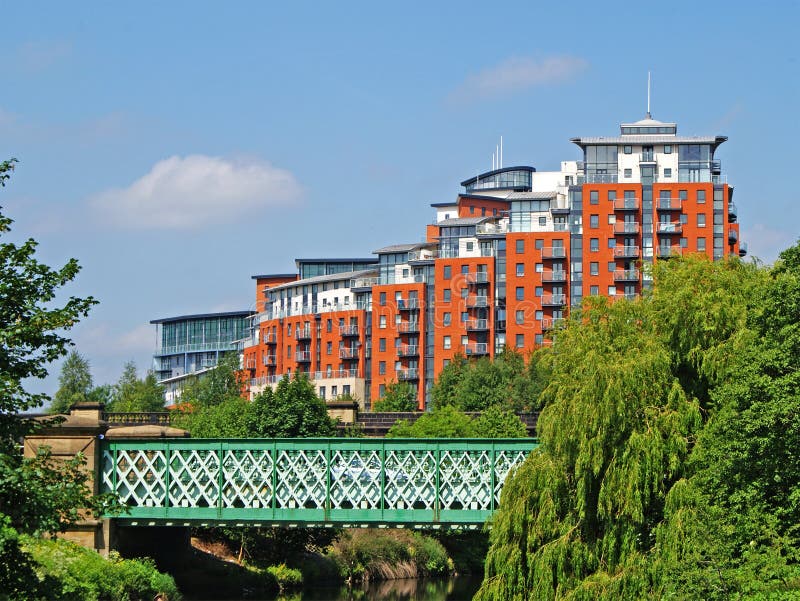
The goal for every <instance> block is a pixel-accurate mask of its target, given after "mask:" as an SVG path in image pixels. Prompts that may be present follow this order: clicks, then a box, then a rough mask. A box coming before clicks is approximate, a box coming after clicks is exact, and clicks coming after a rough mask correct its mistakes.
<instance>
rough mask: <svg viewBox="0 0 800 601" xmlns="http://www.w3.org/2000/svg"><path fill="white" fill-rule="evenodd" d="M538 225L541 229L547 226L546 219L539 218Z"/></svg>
mask: <svg viewBox="0 0 800 601" xmlns="http://www.w3.org/2000/svg"><path fill="white" fill-rule="evenodd" d="M539 225H541V226H543V227H544V226H545V225H547V217H539Z"/></svg>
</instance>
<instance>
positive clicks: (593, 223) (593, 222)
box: [589, 215, 600, 227]
mask: <svg viewBox="0 0 800 601" xmlns="http://www.w3.org/2000/svg"><path fill="white" fill-rule="evenodd" d="M589 227H600V215H589Z"/></svg>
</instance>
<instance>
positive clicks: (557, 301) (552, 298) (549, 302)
mask: <svg viewBox="0 0 800 601" xmlns="http://www.w3.org/2000/svg"><path fill="white" fill-rule="evenodd" d="M541 299H542V306H543V307H562V306H563V305H565V304H566V302H567V295H566V294H544V295H542V297H541Z"/></svg>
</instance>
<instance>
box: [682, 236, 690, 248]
mask: <svg viewBox="0 0 800 601" xmlns="http://www.w3.org/2000/svg"><path fill="white" fill-rule="evenodd" d="M687 246H689V240H688V239H687V238H681V248H686V247H687Z"/></svg>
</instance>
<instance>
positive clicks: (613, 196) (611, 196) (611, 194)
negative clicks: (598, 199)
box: [608, 190, 617, 200]
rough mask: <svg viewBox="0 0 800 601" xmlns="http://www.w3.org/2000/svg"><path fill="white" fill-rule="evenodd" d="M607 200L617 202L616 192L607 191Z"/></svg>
mask: <svg viewBox="0 0 800 601" xmlns="http://www.w3.org/2000/svg"><path fill="white" fill-rule="evenodd" d="M608 200H617V191H616V190H609V191H608Z"/></svg>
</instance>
